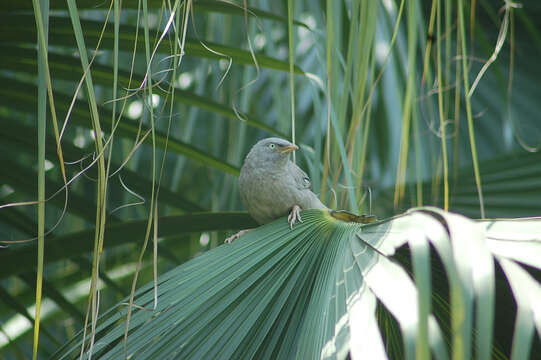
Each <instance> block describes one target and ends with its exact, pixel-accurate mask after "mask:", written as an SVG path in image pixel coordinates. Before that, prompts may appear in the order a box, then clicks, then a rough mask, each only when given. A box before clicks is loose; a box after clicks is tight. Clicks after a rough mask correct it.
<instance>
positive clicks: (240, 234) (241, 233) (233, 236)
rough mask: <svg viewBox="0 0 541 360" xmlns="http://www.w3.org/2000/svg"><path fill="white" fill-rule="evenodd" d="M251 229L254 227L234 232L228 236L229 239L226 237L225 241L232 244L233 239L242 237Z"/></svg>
mask: <svg viewBox="0 0 541 360" xmlns="http://www.w3.org/2000/svg"><path fill="white" fill-rule="evenodd" d="M250 230H252V229H245V230H241V231H239V232H238V233H236V234H233V235H231V236H230V237H228V238H227V239H225V240H224V243H226V244H231V243H232V242H233V241H235V240H237V239H238V238H240V237H241V236H242V235H244V234H246V233H247V232H248V231H250Z"/></svg>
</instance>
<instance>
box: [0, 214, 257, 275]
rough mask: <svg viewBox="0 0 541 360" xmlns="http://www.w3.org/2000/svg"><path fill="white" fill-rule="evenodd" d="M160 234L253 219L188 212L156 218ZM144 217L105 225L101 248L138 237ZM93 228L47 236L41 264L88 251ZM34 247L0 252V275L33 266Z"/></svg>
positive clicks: (238, 225)
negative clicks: (0, 267) (186, 213)
mask: <svg viewBox="0 0 541 360" xmlns="http://www.w3.org/2000/svg"><path fill="white" fill-rule="evenodd" d="M158 224H159V234H160V236H171V235H178V234H185V233H191V232H198V231H218V230H229V229H235V228H249V227H253V226H254V225H255V222H254V221H253V220H252V219H251V218H250V217H249V216H248V215H247V214H246V213H242V212H229V213H216V212H215V213H195V214H189V215H177V216H164V217H161V218H159V219H158ZM146 226H147V220H134V221H125V222H122V223H113V224H109V225H108V226H106V228H105V240H104V247H105V248H106V249H107V248H112V247H115V246H118V245H121V244H125V243H130V242H136V241H138V240H139V241H140V240H142V234H144V233H145V229H146ZM93 239H94V230H85V231H80V232H76V233H71V234H66V235H62V236H57V237H52V236H49V237H47V238H46V241H45V253H46V254H47V256H46V257H45V263H46V264H50V263H52V262H54V261H57V260H61V259H66V258H70V257H73V256H76V255H80V254H86V253H90V252H91V251H92V249H93V243H92V240H93ZM35 252H36V248H35V246H33V245H32V246H24V247H15V246H12V247H9V248H8V249H6V250H3V251H1V252H0V263H1V264H2V271H1V272H0V278H6V277H8V276H10V275H14V274H20V273H22V272H25V271H28V269H30V268H32V267H33V266H34V258H35V257H34V255H35Z"/></svg>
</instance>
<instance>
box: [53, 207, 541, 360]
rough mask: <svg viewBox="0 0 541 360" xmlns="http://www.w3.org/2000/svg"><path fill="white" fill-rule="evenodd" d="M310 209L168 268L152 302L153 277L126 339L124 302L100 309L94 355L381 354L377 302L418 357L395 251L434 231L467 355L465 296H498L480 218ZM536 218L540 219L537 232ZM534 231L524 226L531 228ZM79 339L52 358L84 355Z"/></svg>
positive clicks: (458, 351)
mask: <svg viewBox="0 0 541 360" xmlns="http://www.w3.org/2000/svg"><path fill="white" fill-rule="evenodd" d="M302 216H303V223H300V224H296V225H295V226H294V227H293V229H290V228H289V226H288V224H287V222H286V221H285V218H281V219H278V220H276V221H274V222H272V223H270V224H266V225H264V226H261V227H259V228H258V229H256V230H254V231H251V232H249V233H247V234H246V235H244V236H242V237H241V238H240V239H238V240H237V241H236V242H234V243H233V244H227V245H223V246H219V247H218V248H215V249H213V250H211V251H208V252H206V253H204V254H203V255H201V256H199V257H197V258H195V259H192V260H190V261H188V262H187V263H184V264H182V265H180V266H179V267H177V268H175V269H173V270H171V271H170V272H168V273H165V274H163V275H162V276H160V277H159V279H158V303H157V307H156V308H154V309H153V304H154V297H153V296H154V295H153V292H152V286H153V284H148V285H146V286H144V287H142V288H141V289H139V290H138V291H137V292H136V295H135V304H137V307H134V308H132V309H131V311H132V315H131V322H130V329H129V333H128V340H127V343H126V344H124V343H123V341H122V339H123V336H124V330H125V324H124V323H123V322H122V321H123V319H124V317H125V315H126V313H127V311H128V310H127V309H126V307H125V306H124V305H121V304H119V305H117V306H115V307H113V308H112V309H110V310H109V311H108V312H107V313H105V314H104V315H103V316H102V318H101V319H100V322H99V324H98V328H97V332H96V339H95V341H94V346H93V348H92V357H93V358H99V359H116V358H118V357H122V356H124V354H125V355H127V356H128V357H129V356H131V355H132V354H137V357H138V358H141V359H146V358H156V357H177V358H252V357H257V358H302V359H305V358H340V359H343V358H345V357H346V356H347V354H348V353H350V354H351V357H353V358H357V357H358V356H361V355H365V356H367V357H368V358H378V357H384V356H386V355H385V351H386V350H385V349H386V345H385V342H386V341H391V340H390V339H389V338H388V336H390V334H387V333H385V331H386V328H385V327H381V324H380V328H379V330H378V328H377V327H376V326H375V324H376V317H375V315H376V301H379V302H380V303H382V304H383V305H384V306H385V308H386V310H387V311H389V312H390V313H391V314H392V315H393V317H394V319H395V320H396V321H397V323H398V324H399V327H400V329H401V337H402V341H403V342H404V351H405V354H402V356H403V357H405V358H410V359H411V358H415V356H416V347H417V342H416V338H417V334H418V327H419V317H418V314H419V307H418V301H417V298H418V295H417V289H416V287H415V285H414V282H413V280H412V279H411V278H410V276H409V274H408V272H407V271H406V270H405V269H404V268H402V267H401V266H400V265H399V264H398V263H396V262H395V261H393V260H392V259H391V257H390V256H391V255H393V254H394V253H395V252H396V250H397V249H398V248H399V247H401V246H402V245H405V244H406V243H407V242H408V241H410V242H411V241H413V237H414V236H415V237H419V236H423V237H426V239H428V240H429V241H430V242H431V243H432V244H433V245H434V247H435V248H436V251H437V252H438V253H439V255H440V257H441V258H442V260H443V264H444V266H445V269H446V271H447V274H448V276H449V279H450V285H451V305H452V306H453V307H452V308H451V318H452V319H456V320H458V319H460V321H459V322H457V323H454V321H455V320H453V330H452V332H451V333H447V335H445V336H452V338H453V345H454V346H453V348H452V351H453V354H454V356H464V357H466V358H467V357H469V355H470V349H471V347H470V344H471V338H472V335H471V333H472V329H473V328H472V324H473V314H474V312H473V306H471V305H468V304H471V303H472V302H473V301H474V300H475V301H476V302H477V303H478V304H481V305H482V306H486V304H487V303H488V304H490V302H491V301H492V300H491V299H492V298H491V296H492V295H491V293H490V291H489V292H486V291H479V290H480V289H484V288H487V286H488V288H490V286H489V285H487V284H493V282H494V278H493V277H491V276H485V274H487V267H486V264H482V263H481V264H480V265H481V266H480V267H471V264H473V263H474V262H472V261H468V258H469V257H475V258H476V259H477V260H480V259H482V257H486V256H488V258H487V259H493V256H492V254H491V253H490V251H489V250H488V247H487V245H486V244H487V231H486V229H485V228H484V227H483V226H479V223H477V222H475V221H472V220H468V219H467V218H465V217H463V216H459V215H455V214H451V213H446V212H444V211H442V210H439V209H436V208H419V209H414V210H412V211H409V212H408V213H406V214H403V215H401V216H399V217H396V218H394V219H390V220H385V221H381V222H378V223H373V224H368V225H362V224H358V223H346V222H343V221H340V220H337V219H334V218H333V217H332V216H331V215H330V214H329V212H327V211H321V210H309V211H305V212H303V214H302ZM530 221H531V220H530ZM494 223H496V224H497V221H494ZM539 226H541V220H539V219H538V220H536V227H535V230H536V231H538V230H539ZM531 230H533V227H530V228H528V229H527V230H525V231H524V234H530V235H531V233H529V231H531ZM472 232H473V233H472ZM410 239H411V240H410ZM419 249H420V248H419V247H418V246H415V247H412V248H411V249H410V250H412V251H414V252H416V253H417V254H416V255H415V256H416V257H421V256H424V257H425V258H426V257H427V256H429V253H428V252H427V251H426V250H419ZM471 260H473V259H471ZM482 261H485V260H482ZM485 283H486V284H485ZM536 285H537V286H539V284H537V283H536ZM397 289H398V291H397ZM397 293H399V294H400V296H396V294H397ZM520 294H524V291H520ZM488 307H489V308H490V306H488ZM480 310H481V311H480ZM476 312H477V317H476V321H475V326H476V332H477V334H478V335H481V334H479V333H480V332H481V331H485V330H486V328H485V324H488V326H492V322H491V319H492V316H493V312H492V311H490V309H488V311H484V310H483V309H479V308H478V309H477V310H476ZM425 316H426V315H425ZM428 316H429V321H428V322H427V330H428V334H429V338H430V341H429V346H430V349H431V350H432V351H433V352H435V353H436V354H435V357H437V358H441V359H446V358H448V355H447V354H446V352H447V350H446V346H445V343H444V336H442V335H443V334H444V333H442V331H441V330H440V324H439V321H442V319H439V318H438V320H436V318H435V317H434V316H433V314H429V315H428ZM119 321H120V323H119ZM371 325H373V326H371ZM445 328H448V327H447V326H446V327H445ZM299 329H300V330H299ZM382 332H383V334H382ZM466 332H469V333H466ZM382 335H383V336H382ZM88 336H89V335H88V334H87V340H88ZM384 338H385V339H387V340H384ZM81 340H82V339H81V337H80V336H78V337H77V339H73V340H72V341H70V342H69V343H67V344H66V345H65V346H64V348H63V349H61V350H59V352H58V353H57V354H56V357H53V358H59V357H60V356H63V357H62V358H75V357H77V356H78V353H79V351H80V348H81ZM394 341H396V339H395V340H394ZM477 341H478V344H477V346H478V349H479V350H478V351H480V352H479V354H486V349H485V347H488V349H489V350H488V351H489V352H488V354H491V351H492V346H493V345H492V341H491V337H490V336H488V337H486V336H485V337H483V335H481V337H480V338H478V340H477ZM522 344H525V345H527V346H529V344H528V343H522ZM125 346H126V351H127V352H126V353H124V349H125ZM84 355H85V356H84V358H87V357H88V356H89V355H90V354H89V353H88V352H85V354H84Z"/></svg>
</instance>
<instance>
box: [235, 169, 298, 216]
mask: <svg viewBox="0 0 541 360" xmlns="http://www.w3.org/2000/svg"><path fill="white" fill-rule="evenodd" d="M289 180H290V179H288V177H287V174H283V173H282V172H281V171H263V170H261V169H245V168H244V167H243V169H242V170H241V175H240V178H239V191H240V196H241V200H242V202H243V204H244V206H245V207H246V209H247V210H248V212H249V213H250V215H251V216H252V217H253V218H254V219H255V220H256V221H257V222H259V223H260V224H263V223H267V222H270V221H272V220H274V219H276V218H278V217H281V216H284V215H286V214H288V213H289V211H290V210H291V208H292V207H293V205H295V203H296V194H295V192H296V191H298V190H297V189H295V187H294V186H291V184H290V181H289Z"/></svg>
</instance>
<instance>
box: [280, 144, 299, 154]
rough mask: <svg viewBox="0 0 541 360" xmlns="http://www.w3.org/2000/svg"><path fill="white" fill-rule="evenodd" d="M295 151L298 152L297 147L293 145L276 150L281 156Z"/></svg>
mask: <svg viewBox="0 0 541 360" xmlns="http://www.w3.org/2000/svg"><path fill="white" fill-rule="evenodd" d="M295 150H299V147H298V146H297V145H294V144H291V145H288V146H284V147H282V148H281V149H280V150H278V151H279V152H280V153H282V154H287V153H290V152H293V151H295Z"/></svg>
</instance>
